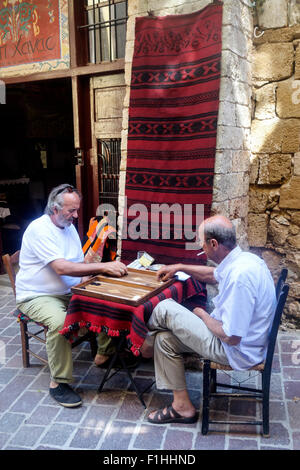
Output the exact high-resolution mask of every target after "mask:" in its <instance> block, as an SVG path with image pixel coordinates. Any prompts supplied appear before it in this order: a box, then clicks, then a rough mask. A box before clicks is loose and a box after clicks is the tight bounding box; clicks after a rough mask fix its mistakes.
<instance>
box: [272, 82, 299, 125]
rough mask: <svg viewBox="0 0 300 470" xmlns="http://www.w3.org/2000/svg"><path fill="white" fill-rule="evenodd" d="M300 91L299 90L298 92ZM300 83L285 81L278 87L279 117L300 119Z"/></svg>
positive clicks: (277, 107)
mask: <svg viewBox="0 0 300 470" xmlns="http://www.w3.org/2000/svg"><path fill="white" fill-rule="evenodd" d="M298 89H299V90H298ZM299 91H300V81H295V80H294V79H289V80H284V81H282V82H279V83H278V86H277V102H276V111H277V115H278V116H279V117H281V118H293V117H295V118H299V117H300V106H299V103H300V99H299V98H300V93H299Z"/></svg>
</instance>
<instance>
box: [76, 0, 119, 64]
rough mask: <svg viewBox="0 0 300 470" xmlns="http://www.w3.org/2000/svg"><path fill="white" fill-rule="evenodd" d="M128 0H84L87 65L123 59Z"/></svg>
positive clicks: (83, 27) (82, 27) (83, 28)
mask: <svg viewBox="0 0 300 470" xmlns="http://www.w3.org/2000/svg"><path fill="white" fill-rule="evenodd" d="M127 18H128V0H85V22H86V24H85V25H82V26H79V28H78V29H79V30H83V31H87V32H88V39H89V59H88V61H89V63H92V64H98V63H100V62H104V61H112V60H115V59H120V58H122V57H125V43H126V23H127Z"/></svg>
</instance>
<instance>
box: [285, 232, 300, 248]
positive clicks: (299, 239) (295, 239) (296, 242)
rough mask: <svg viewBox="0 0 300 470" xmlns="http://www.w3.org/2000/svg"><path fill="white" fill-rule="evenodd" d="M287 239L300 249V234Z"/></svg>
mask: <svg viewBox="0 0 300 470" xmlns="http://www.w3.org/2000/svg"><path fill="white" fill-rule="evenodd" d="M287 241H288V243H289V244H290V245H291V246H292V247H293V248H297V250H299V249H300V234H298V235H293V236H290V237H288V239H287Z"/></svg>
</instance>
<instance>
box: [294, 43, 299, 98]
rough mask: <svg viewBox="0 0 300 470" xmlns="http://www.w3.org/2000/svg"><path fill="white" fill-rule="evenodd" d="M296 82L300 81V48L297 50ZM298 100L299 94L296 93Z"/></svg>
mask: <svg viewBox="0 0 300 470" xmlns="http://www.w3.org/2000/svg"><path fill="white" fill-rule="evenodd" d="M294 78H295V80H299V79H300V46H299V45H298V47H297V48H296V51H295V75H294ZM295 95H296V98H298V99H299V94H297V93H295Z"/></svg>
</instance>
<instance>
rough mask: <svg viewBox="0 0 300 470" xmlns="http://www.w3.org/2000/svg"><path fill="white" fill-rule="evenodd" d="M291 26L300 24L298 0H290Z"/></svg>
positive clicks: (289, 21)
mask: <svg viewBox="0 0 300 470" xmlns="http://www.w3.org/2000/svg"><path fill="white" fill-rule="evenodd" d="M288 24H289V26H293V25H297V24H298V25H299V24H300V5H299V2H298V0H290V1H289V8H288Z"/></svg>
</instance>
